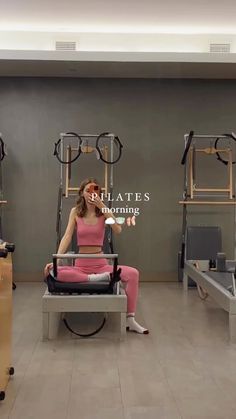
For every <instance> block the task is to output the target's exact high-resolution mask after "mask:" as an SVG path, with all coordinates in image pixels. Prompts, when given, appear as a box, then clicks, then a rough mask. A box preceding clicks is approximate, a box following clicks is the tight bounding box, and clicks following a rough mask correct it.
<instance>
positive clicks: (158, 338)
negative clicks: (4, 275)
mask: <svg viewBox="0 0 236 419" xmlns="http://www.w3.org/2000/svg"><path fill="white" fill-rule="evenodd" d="M43 292H44V286H43V285H42V284H39V283H36V284H35V283H34V284H33V283H32V284H30V283H19V284H18V285H17V289H16V290H15V291H14V333H13V365H14V367H15V375H14V377H13V378H12V379H11V381H10V382H9V385H8V388H7V393H6V399H5V401H4V402H1V403H0V418H1V419H6V418H10V419H54V418H55V419H78V418H79V419H181V418H182V419H199V418H201V419H231V418H232V419H235V418H236V397H235V393H236V345H233V344H230V343H229V342H228V316H227V313H225V312H224V311H223V310H221V309H220V308H218V307H217V306H216V305H215V304H214V302H213V301H212V300H209V301H206V302H203V301H201V300H200V299H199V297H198V296H197V293H196V291H195V290H191V291H189V293H188V296H187V295H185V294H184V293H183V291H182V288H181V286H180V285H179V284H177V283H156V284H154V283H143V284H141V292H140V301H139V311H138V313H137V318H138V319H139V320H140V322H141V323H143V324H145V325H146V326H148V327H149V328H150V331H151V334H150V335H144V336H140V335H135V334H131V333H129V334H127V338H126V341H124V342H119V341H118V340H117V339H114V335H112V334H111V333H110V332H111V330H110V329H109V327H110V326H111V324H110V326H109V323H108V326H107V327H106V330H104V331H103V332H102V333H101V334H100V335H98V337H94V338H90V339H87V340H81V339H77V338H76V337H72V336H71V334H70V333H69V332H67V330H65V329H64V327H63V325H62V327H61V330H60V335H59V339H58V340H57V341H54V342H42V341H41V297H42V294H43ZM71 320H72V321H73V323H75V321H76V319H75V317H74V316H73V318H72V319H71ZM83 320H84V319H83V318H80V320H79V324H80V325H81V323H83ZM96 320H98V319H95V320H94V319H92V318H91V322H92V323H93V325H94V321H96Z"/></svg>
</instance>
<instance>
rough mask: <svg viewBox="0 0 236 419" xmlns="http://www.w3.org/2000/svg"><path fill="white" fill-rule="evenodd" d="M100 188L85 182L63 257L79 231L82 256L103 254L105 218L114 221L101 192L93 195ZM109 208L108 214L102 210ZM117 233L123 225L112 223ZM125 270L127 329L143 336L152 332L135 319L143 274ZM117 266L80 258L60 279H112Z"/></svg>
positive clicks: (63, 244) (62, 244)
mask: <svg viewBox="0 0 236 419" xmlns="http://www.w3.org/2000/svg"><path fill="white" fill-rule="evenodd" d="M94 187H95V189H97V188H99V191H100V190H101V189H100V187H99V185H98V183H97V182H96V180H95V179H93V178H90V179H86V180H84V181H83V182H82V183H81V185H80V188H79V198H78V200H77V203H76V204H77V205H76V207H74V208H72V210H71V212H70V216H69V221H68V225H67V228H66V231H65V234H64V236H63V238H62V240H61V242H60V245H59V248H58V252H57V253H59V254H62V253H66V251H67V249H68V247H69V245H70V243H71V240H72V236H73V233H74V230H75V228H76V231H77V240H78V245H79V253H101V254H102V246H103V240H104V234H105V219H106V218H111V217H112V218H113V219H114V221H115V217H114V215H113V214H112V213H111V212H110V211H108V209H107V208H106V206H105V204H104V203H103V202H102V200H101V198H100V197H99V193H98V194H97V193H96V196H95V194H93V195H92V194H91V193H90V192H91V190H93V188H94ZM104 208H106V211H104V212H102V210H103V209H104ZM111 228H112V230H113V231H114V233H118V234H119V233H121V226H120V225H119V224H117V223H116V222H114V224H111ZM118 268H121V281H122V282H123V283H124V284H125V292H126V295H127V329H128V330H130V331H134V332H137V333H141V334H148V333H149V331H148V330H147V329H145V328H144V327H142V326H140V324H138V323H137V322H136V320H135V310H136V304H137V298H138V283H139V272H138V270H137V269H135V268H132V267H129V266H123V265H119V266H118ZM50 269H52V263H49V264H47V265H46V267H45V270H44V272H45V276H47V275H48V273H49V271H50ZM112 271H113V266H112V265H108V263H107V260H106V259H105V258H102V257H101V259H100V258H99V259H80V258H79V259H76V262H75V266H59V267H58V276H57V279H58V280H59V281H63V282H86V281H94V280H103V279H109V278H110V273H111V272H112Z"/></svg>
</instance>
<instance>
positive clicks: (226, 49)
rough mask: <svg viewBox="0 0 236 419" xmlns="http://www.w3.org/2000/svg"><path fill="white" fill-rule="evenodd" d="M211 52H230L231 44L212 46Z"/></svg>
mask: <svg viewBox="0 0 236 419" xmlns="http://www.w3.org/2000/svg"><path fill="white" fill-rule="evenodd" d="M210 52H224V53H225V52H226V53H227V52H228V53H229V52H230V44H210Z"/></svg>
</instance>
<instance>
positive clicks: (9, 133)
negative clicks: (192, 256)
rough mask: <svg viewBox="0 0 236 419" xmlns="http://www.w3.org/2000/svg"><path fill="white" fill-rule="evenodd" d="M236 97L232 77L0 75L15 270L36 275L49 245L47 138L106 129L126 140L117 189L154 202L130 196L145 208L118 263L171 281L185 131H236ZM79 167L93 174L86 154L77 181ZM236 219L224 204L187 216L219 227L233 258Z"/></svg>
mask: <svg viewBox="0 0 236 419" xmlns="http://www.w3.org/2000/svg"><path fill="white" fill-rule="evenodd" d="M235 97H236V82H235V81H222V80H221V81H218V80H214V81H213V80H210V81H209V80H208V81H204V80H165V79H162V80H154V79H150V80H144V79H135V80H130V79H129V80H128V79H63V78H61V79H58V78H57V79H53V78H51V79H50V78H48V79H47V78H42V79H40V78H1V79H0V132H2V134H3V138H4V141H5V142H6V144H7V147H8V156H7V158H6V159H5V160H4V161H3V164H2V168H3V176H4V196H5V198H6V199H7V200H8V205H7V206H6V207H4V209H3V222H4V225H3V228H4V236H5V237H6V239H7V240H9V241H13V242H15V243H16V252H15V255H14V266H15V271H16V273H17V274H18V276H19V277H20V276H21V278H24V275H25V278H27V279H28V277H29V276H31V275H32V274H33V276H32V278H36V277H37V275H38V273H39V272H40V271H41V270H42V268H43V266H44V264H45V263H46V262H47V261H49V260H50V254H51V253H52V252H53V251H54V250H55V242H56V233H55V222H56V206H57V189H58V184H59V164H58V162H57V161H56V159H55V158H54V157H53V156H52V151H53V143H54V141H55V140H56V139H57V138H58V135H59V133H60V132H66V131H69V130H70V131H73V130H75V131H78V132H90V133H93V132H97V133H100V132H102V131H112V132H115V133H117V134H118V135H119V136H120V138H121V139H122V141H123V144H124V154H123V157H122V160H121V161H120V162H119V164H118V165H116V166H115V170H114V172H115V192H117V193H118V192H123V193H124V192H134V191H135V192H136V191H137V192H142V193H144V192H150V195H151V200H150V202H149V203H145V202H144V203H134V202H131V203H130V206H137V207H140V208H141V211H142V212H141V215H140V216H139V217H138V219H137V227H136V228H135V229H127V228H126V229H124V231H123V234H122V235H121V236H118V237H117V238H116V248H117V250H118V251H119V253H120V262H121V263H123V264H128V265H134V266H136V267H138V268H139V269H140V270H141V272H142V273H143V278H144V277H145V278H150V279H156V278H157V279H161V278H163V279H165V278H167V277H168V275H169V273H171V272H174V271H175V270H176V265H177V251H178V248H179V241H180V231H181V208H180V207H179V205H178V200H179V198H180V197H181V194H182V185H183V168H182V167H181V165H180V159H181V155H182V150H183V135H184V133H186V132H188V131H189V130H190V129H194V130H195V131H196V132H199V133H218V132H219V133H222V132H225V131H229V132H230V131H236V120H235V115H236V102H235ZM220 170H222V169H219V172H218V170H217V174H216V176H218V177H219V176H220V173H221V172H220ZM96 171H97V169H96ZM82 173H91V175H93V169H92V167H91V168H88V165H87V164H86V159H83V160H82V159H81V160H79V167H78V182H79V181H80V180H81V177H80V176H81V175H82ZM102 173H103V172H102V165H101V174H102ZM70 206H73V199H72V200H71V201H70V202H68V203H67V205H66V207H67V208H69V207H70ZM116 206H120V204H119V203H118V204H117V205H116ZM209 213H211V215H209ZM233 216H234V214H233V210H232V209H230V208H227V209H224V210H222V209H219V208H217V207H216V208H210V209H209V208H204V209H203V208H201V209H200V210H199V209H194V211H193V215H192V216H191V217H190V223H191V222H192V223H194V224H209V225H214V224H216V225H221V226H222V228H223V231H224V234H223V248H224V249H225V250H226V251H227V252H228V254H229V256H232V252H233V229H232V226H233ZM64 217H65V219H66V217H67V211H65V213H64Z"/></svg>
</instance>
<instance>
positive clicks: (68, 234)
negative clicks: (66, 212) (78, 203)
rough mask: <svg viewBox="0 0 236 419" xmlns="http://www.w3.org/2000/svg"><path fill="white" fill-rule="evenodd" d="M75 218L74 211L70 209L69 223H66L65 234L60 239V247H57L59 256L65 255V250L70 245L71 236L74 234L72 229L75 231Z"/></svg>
mask: <svg viewBox="0 0 236 419" xmlns="http://www.w3.org/2000/svg"><path fill="white" fill-rule="evenodd" d="M75 217H76V209H75V208H72V210H71V212H70V216H69V221H68V224H67V227H66V231H65V234H64V236H63V237H62V239H61V242H60V245H59V247H58V251H57V253H59V254H61V253H66V251H67V249H68V247H69V245H70V242H71V240H72V236H73V233H74V229H75V223H76V220H75Z"/></svg>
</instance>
